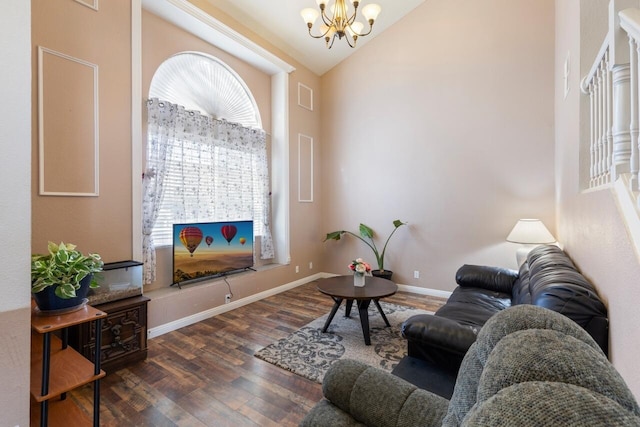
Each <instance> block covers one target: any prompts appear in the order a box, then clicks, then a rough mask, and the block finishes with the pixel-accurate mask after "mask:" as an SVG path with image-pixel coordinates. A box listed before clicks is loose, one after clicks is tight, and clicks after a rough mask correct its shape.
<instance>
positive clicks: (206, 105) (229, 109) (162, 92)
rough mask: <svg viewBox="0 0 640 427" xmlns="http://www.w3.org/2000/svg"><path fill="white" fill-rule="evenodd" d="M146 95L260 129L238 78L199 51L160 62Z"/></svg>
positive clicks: (250, 98)
mask: <svg viewBox="0 0 640 427" xmlns="http://www.w3.org/2000/svg"><path fill="white" fill-rule="evenodd" d="M149 98H158V99H161V100H163V101H169V102H171V103H173V104H177V105H181V106H183V107H184V108H185V109H186V110H196V111H200V112H201V113H203V114H206V115H208V116H210V117H213V118H215V119H224V120H227V121H229V122H233V123H240V124H242V125H243V126H246V127H251V128H260V129H262V122H261V120H260V112H259V111H258V107H257V105H256V101H255V99H254V98H253V95H252V94H251V91H249V88H248V87H247V85H246V84H245V83H244V81H243V80H242V78H240V76H238V74H237V73H236V72H235V71H233V69H231V67H229V66H228V65H227V64H225V63H224V62H222V61H220V60H219V59H217V58H215V57H213V56H210V55H206V54H203V53H199V52H182V53H178V54H176V55H174V56H172V57H171V58H169V59H167V60H166V61H164V62H163V63H162V64H160V66H159V67H158V69H157V70H156V72H155V74H154V75H153V79H152V80H151V87H150V88H149Z"/></svg>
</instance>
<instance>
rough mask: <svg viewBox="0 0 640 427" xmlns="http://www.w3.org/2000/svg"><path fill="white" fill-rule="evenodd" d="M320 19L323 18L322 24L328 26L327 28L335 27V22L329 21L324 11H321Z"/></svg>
mask: <svg viewBox="0 0 640 427" xmlns="http://www.w3.org/2000/svg"><path fill="white" fill-rule="evenodd" d="M320 17H321V18H322V22H323V23H324V25H326V26H327V27H331V25H333V21H332V20H331V19H329V17H328V16H327V14H326V13H325V10H324V9H323V10H322V11H321V13H320Z"/></svg>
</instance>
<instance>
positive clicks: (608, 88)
mask: <svg viewBox="0 0 640 427" xmlns="http://www.w3.org/2000/svg"><path fill="white" fill-rule="evenodd" d="M604 61H605V69H606V70H607V74H606V83H605V87H604V90H605V92H606V96H605V102H606V107H605V108H606V110H607V144H606V147H607V150H606V156H607V160H606V163H605V170H606V180H605V181H606V182H607V183H609V182H611V162H612V160H613V98H612V96H613V75H612V73H611V62H610V52H609V49H607V50H606V52H605V57H604Z"/></svg>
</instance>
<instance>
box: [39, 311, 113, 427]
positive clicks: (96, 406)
mask: <svg viewBox="0 0 640 427" xmlns="http://www.w3.org/2000/svg"><path fill="white" fill-rule="evenodd" d="M105 317H107V314H106V313H105V312H103V311H101V310H97V309H95V308H93V307H91V306H89V305H85V306H84V307H82V308H81V309H80V310H76V311H73V312H71V313H66V314H59V315H45V314H43V313H41V312H40V311H39V310H38V309H37V307H35V303H33V302H32V309H31V330H32V332H31V396H32V397H33V399H34V400H35V401H36V402H37V403H39V404H40V413H39V414H38V413H37V412H36V413H33V411H32V414H31V423H32V425H34V424H35V425H37V424H36V423H37V419H38V418H39V420H40V423H39V424H40V425H41V426H43V427H44V426H47V425H49V418H50V417H49V415H50V414H49V409H50V408H49V403H51V406H52V409H53V410H52V411H51V415H52V416H51V422H52V424H54V425H70V421H73V422H74V423H75V424H74V425H76V424H77V423H78V421H79V420H78V417H80V419H82V418H84V419H86V416H84V413H83V412H82V411H81V410H80V409H79V408H77V407H76V405H75V404H73V402H72V401H71V400H67V399H66V397H67V396H66V395H67V392H69V391H71V390H73V389H75V388H77V387H80V386H82V385H85V384H88V383H91V382H93V425H94V426H95V427H97V426H99V425H100V378H102V377H104V375H105V373H104V371H103V370H102V369H100V358H95V360H94V362H91V361H90V360H88V359H86V358H84V357H83V356H82V355H80V354H79V353H78V352H77V351H75V350H74V349H73V348H71V347H68V328H69V327H71V326H74V325H80V324H84V323H93V324H94V326H95V328H96V330H100V328H101V324H102V319H104V318H105ZM55 331H60V335H61V337H60V338H59V337H58V336H56V335H53V332H55ZM58 396H59V397H60V400H54V398H56V397H58ZM50 401H51V402H50ZM89 425H90V422H89Z"/></svg>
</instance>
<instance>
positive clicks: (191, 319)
mask: <svg viewBox="0 0 640 427" xmlns="http://www.w3.org/2000/svg"><path fill="white" fill-rule="evenodd" d="M333 276H336V274H331V273H316V274H314V275H312V276H307V277H305V278H302V279H299V280H296V281H294V282H290V283H287V284H284V285H282V286H278V287H277V288H273V289H269V290H267V291H264V292H259V293H257V294H254V295H251V296H248V297H246V298H241V299H239V300H236V301H232V302H230V303H229V304H224V305H220V306H218V307H213V308H211V309H209V310H205V311H201V312H200V313H196V314H192V315H190V316H187V317H183V318H182V319H178V320H174V321H172V322H169V323H165V324H163V325H160V326H156V327H155V328H150V329H148V330H147V338H155V337H159V336H160V335H163V334H166V333H168V332H171V331H175V330H176V329H180V328H183V327H185V326H189V325H192V324H194V323H198V322H201V321H203V320H206V319H209V318H211V317H214V316H217V315H219V314H222V313H226V312H227V311H231V310H234V309H236V308H239V307H242V306H244V305H247V304H251V303H252V302H256V301H260V300H261V299H264V298H268V297H270V296H273V295H276V294H279V293H282V292H284V291H288V290H289V289H293V288H296V287H298V286H300V285H304V284H305V283H309V282H312V281H314V280H317V279H324V278H327V277H333ZM398 290H400V291H403V292H412V293H414V294H420V295H429V296H433V297H439V298H448V297H449V296H450V295H451V292H447V291H439V290H437V289H428V288H421V287H418V286H409V285H398Z"/></svg>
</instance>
